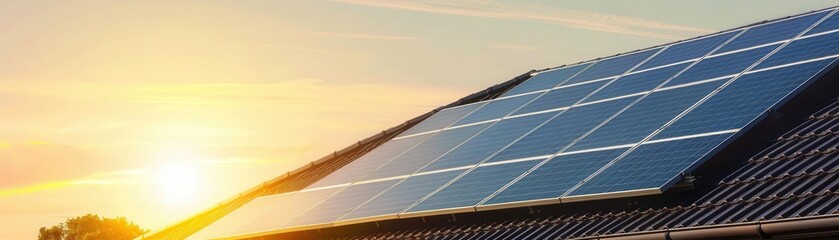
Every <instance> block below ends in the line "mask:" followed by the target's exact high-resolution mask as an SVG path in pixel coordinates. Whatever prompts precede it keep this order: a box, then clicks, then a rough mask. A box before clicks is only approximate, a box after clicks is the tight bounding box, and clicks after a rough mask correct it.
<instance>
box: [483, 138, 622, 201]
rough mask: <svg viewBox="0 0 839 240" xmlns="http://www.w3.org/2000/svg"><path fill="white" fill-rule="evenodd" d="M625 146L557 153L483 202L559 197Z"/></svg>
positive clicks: (619, 152)
mask: <svg viewBox="0 0 839 240" xmlns="http://www.w3.org/2000/svg"><path fill="white" fill-rule="evenodd" d="M627 149H628V148H621V149H612V150H604V151H596V152H585V153H578V154H571V155H560V156H556V157H554V158H553V159H551V160H549V161H548V162H547V163H545V164H544V165H542V166H539V168H536V170H534V171H533V172H531V173H530V174H528V175H527V176H525V177H524V178H522V179H521V180H519V181H517V182H516V183H514V184H513V185H511V186H510V187H508V188H507V189H504V190H503V191H501V192H500V193H498V194H497V195H495V196H494V197H492V198H490V199H489V200H488V201H487V202H485V203H484V204H485V205H488V204H497V203H507V202H519V201H529V200H539V199H548V198H557V199H558V198H559V197H560V196H562V194H563V193H565V191H568V190H569V189H571V188H572V187H574V186H575V185H577V183H579V182H580V181H583V180H584V179H585V178H586V177H588V176H589V175H591V174H593V173H594V172H595V171H597V170H598V169H600V168H601V167H603V166H605V165H606V164H607V163H609V161H612V160H613V159H615V158H617V157H618V155H620V154H621V153H623V152H625V151H626V150H627Z"/></svg>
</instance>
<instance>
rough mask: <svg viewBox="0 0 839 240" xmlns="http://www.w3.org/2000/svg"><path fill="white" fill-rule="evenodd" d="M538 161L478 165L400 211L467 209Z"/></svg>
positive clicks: (407, 213) (408, 212) (409, 212)
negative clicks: (415, 203)
mask: <svg viewBox="0 0 839 240" xmlns="http://www.w3.org/2000/svg"><path fill="white" fill-rule="evenodd" d="M536 163H538V161H524V162H516V163H509V164H498V165H491V166H482V167H478V168H476V169H475V170H474V171H472V172H469V173H467V174H466V175H464V176H463V177H461V178H460V179H457V180H455V181H454V182H452V183H451V184H449V185H447V186H445V187H444V188H443V189H442V190H440V191H438V192H436V193H432V194H431V195H430V197H428V198H427V199H425V200H422V201H420V202H419V204H417V205H416V206H413V207H411V209H409V210H407V211H406V212H405V213H404V214H405V215H410V214H412V213H417V212H424V211H434V210H444V209H454V208H470V207H473V206H475V205H477V204H478V203H480V202H481V200H483V199H484V198H486V197H487V196H489V195H490V194H492V193H493V192H495V191H496V190H498V189H499V188H501V187H502V186H504V184H507V183H509V182H510V181H511V180H513V178H515V177H518V176H519V175H521V174H522V173H524V172H525V171H527V170H528V169H530V168H531V167H533V166H534V165H536Z"/></svg>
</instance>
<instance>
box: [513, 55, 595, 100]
mask: <svg viewBox="0 0 839 240" xmlns="http://www.w3.org/2000/svg"><path fill="white" fill-rule="evenodd" d="M590 65H591V64H590V63H586V64H578V65H574V66H568V67H563V68H559V69H554V70H551V71H548V72H542V73H539V74H537V75H535V76H533V77H532V78H530V79H528V80H527V81H526V82H523V83H521V84H519V85H518V86H516V87H515V88H513V89H512V90H510V91H508V92H506V93H504V94H503V95H501V96H502V97H506V96H512V95H517V94H522V93H527V92H533V91H539V90H547V89H551V88H553V87H556V86H558V85H559V84H561V83H564V82H565V81H567V80H568V79H569V78H571V77H573V76H575V75H577V73H579V72H580V71H581V70H583V69H585V68H586V67H588V66H590Z"/></svg>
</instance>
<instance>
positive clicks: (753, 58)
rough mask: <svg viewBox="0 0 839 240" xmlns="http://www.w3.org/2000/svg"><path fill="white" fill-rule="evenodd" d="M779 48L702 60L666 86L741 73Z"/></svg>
mask: <svg viewBox="0 0 839 240" xmlns="http://www.w3.org/2000/svg"><path fill="white" fill-rule="evenodd" d="M778 46H780V45H772V46H766V47H762V48H757V49H751V50H748V51H742V52H737V53H732V54H727V55H722V56H717V57H712V58H706V59H702V61H699V63H696V65H693V66H692V67H690V68H689V69H688V70H686V71H685V72H683V73H682V74H679V76H677V77H676V78H673V80H670V81H669V82H667V84H665V85H664V86H665V87H668V86H675V85H679V84H685V83H691V82H695V81H701V80H708V79H711V78H716V77H722V76H728V75H731V74H736V73H740V72H742V71H743V70H745V69H746V68H748V67H749V66H751V65H752V64H754V63H755V62H757V61H758V60H760V59H761V58H763V56H766V54H768V53H769V52H771V51H772V50H774V49H775V48H777V47H778Z"/></svg>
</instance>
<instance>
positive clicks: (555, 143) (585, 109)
mask: <svg viewBox="0 0 839 240" xmlns="http://www.w3.org/2000/svg"><path fill="white" fill-rule="evenodd" d="M636 99H638V97H630V98H624V99H618V100H613V101H607V102H602V103H597V104H591V105H585V106H580V107H575V108H571V109H569V110H568V111H565V112H562V113H560V114H559V116H558V117H556V118H554V119H552V120H550V121H548V122H547V123H545V125H542V126H541V127H539V128H538V129H537V130H536V131H534V132H532V133H530V134H528V135H527V136H526V137H524V138H522V139H521V140H519V141H517V142H516V143H514V144H513V145H510V147H508V148H506V149H504V150H502V151H501V152H499V153H498V154H496V155H495V156H493V157H492V158H490V159H489V160H488V162H496V161H503V160H510V159H518V158H525V157H534V156H541V155H547V154H554V153H556V152H558V151H559V150H561V149H562V148H563V147H565V146H567V145H568V144H570V143H571V142H573V141H574V140H575V139H577V138H579V137H580V136H582V135H583V134H585V133H586V132H588V131H590V130H591V129H593V128H594V127H595V126H597V125H598V124H600V123H602V122H603V121H605V120H606V119H607V118H609V116H612V115H614V114H615V113H617V112H618V111H620V110H621V109H623V108H624V107H626V106H627V105H629V104H630V103H632V102H633V101H635V100H636Z"/></svg>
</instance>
